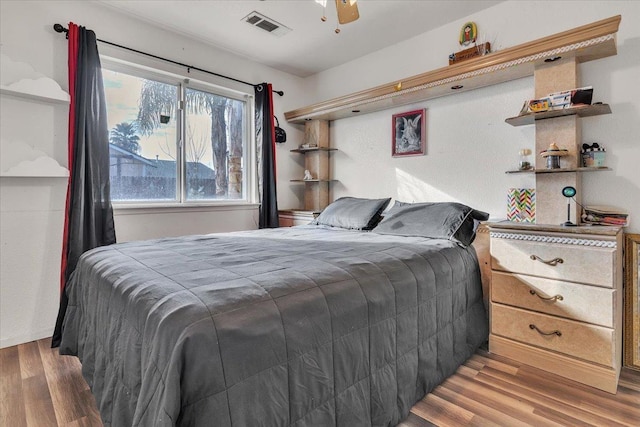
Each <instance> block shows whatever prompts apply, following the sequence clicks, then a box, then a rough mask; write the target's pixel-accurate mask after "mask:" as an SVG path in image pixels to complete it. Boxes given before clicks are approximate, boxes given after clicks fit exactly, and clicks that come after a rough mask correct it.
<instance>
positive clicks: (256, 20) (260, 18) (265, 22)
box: [242, 10, 291, 37]
mask: <svg viewBox="0 0 640 427" xmlns="http://www.w3.org/2000/svg"><path fill="white" fill-rule="evenodd" d="M242 20H243V21H245V22H246V23H248V24H251V25H253V26H254V27H257V28H260V29H261V30H264V31H266V32H267V33H269V34H273V35H274V36H276V37H281V36H283V35H285V34H287V33H288V32H289V31H291V28H289V27H287V26H285V25H282V24H281V23H279V22H277V21H274V20H273V19H271V18H267V17H266V16H264V15H262V14H260V13H258V12H256V11H255V10H254V11H253V12H251V13H250V14H248V15H247V16H245V17H244V18H242Z"/></svg>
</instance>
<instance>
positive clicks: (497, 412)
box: [0, 339, 640, 427]
mask: <svg viewBox="0 0 640 427" xmlns="http://www.w3.org/2000/svg"><path fill="white" fill-rule="evenodd" d="M49 347H50V340H49V339H43V340H40V341H35V342H31V343H27V344H21V345H19V346H15V347H9V348H5V349H2V350H0V426H11V427H20V426H37V427H46V426H101V425H102V424H101V422H100V417H99V415H98V412H97V410H96V405H95V401H94V400H93V397H92V395H91V393H90V391H89V388H88V386H87V383H86V382H85V381H84V379H83V378H82V375H81V373H80V363H79V362H78V360H77V359H76V358H75V357H70V356H59V355H58V353H57V350H52V349H51V348H49ZM433 425H436V426H456V427H458V426H491V425H497V426H518V427H519V426H552V425H553V426H558V425H560V426H588V425H593V426H621V425H625V426H640V372H638V371H632V370H627V369H623V371H622V375H621V378H620V385H619V386H618V393H617V394H616V395H612V394H609V393H605V392H602V391H599V390H596V389H593V388H591V387H587V386H583V385H581V384H578V383H575V382H573V381H570V380H566V379H563V378H559V377H557V376H555V375H552V374H549V373H547V372H544V371H541V370H539V369H535V368H532V367H529V366H526V365H521V364H519V363H516V362H513V361H511V360H509V359H505V358H502V357H499V356H496V355H492V354H488V353H486V352H484V351H479V352H478V353H477V354H475V355H474V356H473V357H471V359H469V360H468V361H467V363H465V364H464V365H463V366H461V367H460V368H459V369H458V371H457V373H456V374H455V375H453V376H452V377H450V378H449V379H447V380H446V381H444V383H442V384H441V385H440V386H438V387H437V388H436V389H435V390H434V391H433V392H432V393H431V394H429V395H427V396H426V397H425V398H424V399H422V400H421V401H420V402H418V403H417V404H416V405H415V406H414V407H413V409H412V410H411V414H410V415H409V417H408V418H407V419H406V420H405V421H404V422H402V423H400V425H399V426H398V427H424V426H433Z"/></svg>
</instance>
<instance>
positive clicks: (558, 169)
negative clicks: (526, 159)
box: [505, 167, 613, 174]
mask: <svg viewBox="0 0 640 427" xmlns="http://www.w3.org/2000/svg"><path fill="white" fill-rule="evenodd" d="M610 170H613V169H611V168H609V167H599V168H596V167H590V168H586V167H585V168H556V169H538V170H536V169H527V170H512V171H506V172H505V173H509V174H511V173H534V174H540V173H563V172H601V171H610Z"/></svg>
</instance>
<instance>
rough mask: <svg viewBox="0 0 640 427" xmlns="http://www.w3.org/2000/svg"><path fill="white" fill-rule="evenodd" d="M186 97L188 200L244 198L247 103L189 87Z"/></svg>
mask: <svg viewBox="0 0 640 427" xmlns="http://www.w3.org/2000/svg"><path fill="white" fill-rule="evenodd" d="M185 96H186V108H185V116H186V129H185V161H186V172H187V176H186V180H187V185H186V189H187V194H186V196H185V197H186V199H187V200H220V199H244V198H245V194H244V186H243V181H244V179H243V177H244V174H243V166H244V165H243V152H244V151H243V149H244V142H245V138H246V135H245V108H246V103H245V102H244V101H239V100H236V99H232V98H227V97H224V96H220V95H215V94H212V93H209V92H204V91H200V90H195V89H190V88H188V89H187V90H186V91H185Z"/></svg>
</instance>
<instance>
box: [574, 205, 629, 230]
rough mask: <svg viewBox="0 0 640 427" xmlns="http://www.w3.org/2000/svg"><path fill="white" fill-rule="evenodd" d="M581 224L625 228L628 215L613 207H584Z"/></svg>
mask: <svg viewBox="0 0 640 427" xmlns="http://www.w3.org/2000/svg"><path fill="white" fill-rule="evenodd" d="M582 222H583V223H585V224H592V225H617V226H621V227H626V226H627V225H628V223H629V214H628V213H627V212H625V211H624V210H623V209H620V208H616V207H614V206H603V205H597V206H584V207H583V210H582Z"/></svg>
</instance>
